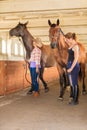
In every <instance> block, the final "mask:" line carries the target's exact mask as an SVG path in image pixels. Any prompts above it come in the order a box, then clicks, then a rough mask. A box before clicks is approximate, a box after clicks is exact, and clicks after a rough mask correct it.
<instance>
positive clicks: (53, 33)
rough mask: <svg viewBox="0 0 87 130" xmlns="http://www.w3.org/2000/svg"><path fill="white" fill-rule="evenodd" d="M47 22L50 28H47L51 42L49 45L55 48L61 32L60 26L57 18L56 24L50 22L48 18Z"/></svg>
mask: <svg viewBox="0 0 87 130" xmlns="http://www.w3.org/2000/svg"><path fill="white" fill-rule="evenodd" d="M48 24H49V26H50V29H49V39H50V42H51V43H50V45H51V48H56V47H57V46H58V42H59V40H60V34H61V33H62V34H63V32H62V30H61V28H60V27H59V19H57V22H56V24H55V23H53V24H52V23H51V21H50V20H48ZM63 35H64V34H63Z"/></svg>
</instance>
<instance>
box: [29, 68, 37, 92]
mask: <svg viewBox="0 0 87 130" xmlns="http://www.w3.org/2000/svg"><path fill="white" fill-rule="evenodd" d="M30 74H31V81H32V86H33V89H34V91H36V92H37V91H38V90H39V83H38V76H39V74H38V73H36V68H31V67H30Z"/></svg>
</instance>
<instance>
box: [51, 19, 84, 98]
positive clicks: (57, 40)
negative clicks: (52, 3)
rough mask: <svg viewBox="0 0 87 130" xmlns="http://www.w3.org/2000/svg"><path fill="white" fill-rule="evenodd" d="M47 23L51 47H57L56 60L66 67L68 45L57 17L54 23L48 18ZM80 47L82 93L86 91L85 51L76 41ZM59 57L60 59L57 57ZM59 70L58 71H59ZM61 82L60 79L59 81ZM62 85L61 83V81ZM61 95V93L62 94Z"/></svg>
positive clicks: (62, 88)
mask: <svg viewBox="0 0 87 130" xmlns="http://www.w3.org/2000/svg"><path fill="white" fill-rule="evenodd" d="M48 24H49V26H50V29H49V38H50V46H51V48H53V49H55V48H57V49H58V52H57V53H58V55H57V57H56V59H57V62H60V61H61V66H62V67H66V63H67V58H68V45H67V44H66V42H65V40H64V38H65V37H64V33H63V31H62V30H61V28H60V26H59V19H58V20H57V22H56V24H55V23H53V24H52V23H51V21H50V20H48ZM77 43H78V45H79V48H80V55H79V59H78V61H79V64H80V78H81V79H82V88H83V90H82V93H83V94H85V93H86V86H85V67H86V52H85V48H84V46H83V45H82V44H81V43H79V42H77ZM59 57H60V59H59ZM59 72H60V71H59ZM62 72H63V71H61V74H60V75H61V79H62V77H63V73H62ZM61 82H62V81H61ZM61 86H62V83H61ZM64 90H65V87H63V86H62V87H61V91H62V94H64ZM62 96H63V95H62Z"/></svg>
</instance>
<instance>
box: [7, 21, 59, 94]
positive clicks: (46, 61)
mask: <svg viewBox="0 0 87 130" xmlns="http://www.w3.org/2000/svg"><path fill="white" fill-rule="evenodd" d="M27 24H28V22H26V23H25V24H22V23H20V22H19V23H18V25H17V26H16V27H14V28H12V29H11V30H10V31H9V34H10V36H16V37H21V38H22V41H23V44H24V47H25V50H26V59H29V58H30V54H31V51H32V49H33V39H34V37H33V36H32V35H31V33H30V32H29V31H28V29H27ZM41 51H42V57H41V72H40V75H39V78H40V80H41V81H42V83H43V85H44V88H45V92H47V91H48V90H49V88H48V87H47V83H46V82H45V81H44V79H43V72H44V68H45V67H53V66H57V68H58V67H59V65H58V63H57V61H56V59H55V54H57V49H54V50H53V49H52V48H51V47H50V45H44V44H43V46H42V48H41Z"/></svg>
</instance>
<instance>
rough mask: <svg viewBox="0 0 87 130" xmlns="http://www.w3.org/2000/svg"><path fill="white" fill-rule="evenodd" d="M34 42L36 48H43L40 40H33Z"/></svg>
mask: <svg viewBox="0 0 87 130" xmlns="http://www.w3.org/2000/svg"><path fill="white" fill-rule="evenodd" d="M33 42H35V44H36V46H38V47H39V48H41V47H42V45H43V44H42V41H41V39H40V38H35V39H33Z"/></svg>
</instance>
